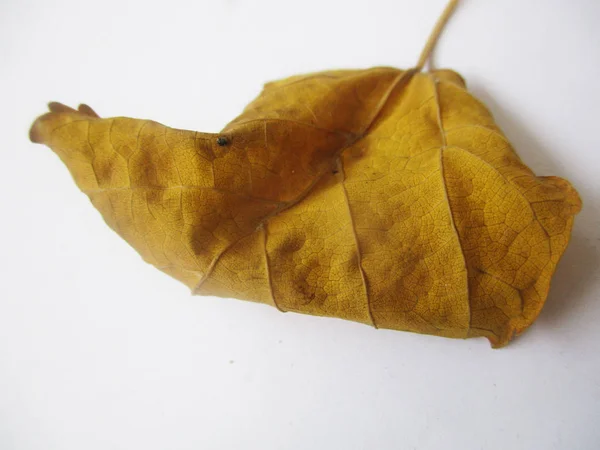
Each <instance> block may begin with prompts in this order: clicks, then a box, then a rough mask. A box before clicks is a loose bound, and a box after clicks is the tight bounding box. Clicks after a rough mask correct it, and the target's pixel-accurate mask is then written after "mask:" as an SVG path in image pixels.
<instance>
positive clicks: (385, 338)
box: [0, 0, 600, 450]
mask: <svg viewBox="0 0 600 450" xmlns="http://www.w3.org/2000/svg"><path fill="white" fill-rule="evenodd" d="M154 3H156V4H154ZM150 4H151V5H150ZM444 4H445V0H435V1H433V0H429V1H416V0H401V1H400V0H389V1H382V0H368V1H361V2H342V1H339V2H333V1H326V0H303V1H302V2H297V3H291V2H280V1H276V0H272V1H268V2H267V1H262V2H261V1H251V0H244V1H242V0H239V1H234V0H230V1H227V2H216V1H210V2H208V1H205V2H189V3H182V2H179V1H173V0H171V1H168V2H150V1H147V2H144V1H141V0H139V1H135V2H131V1H124V0H118V1H114V0H110V1H106V0H104V1H96V2H90V3H89V4H85V2H80V1H76V0H72V1H54V2H47V1H17V0H5V1H3V2H2V3H1V5H0V52H1V53H0V61H1V62H0V65H1V70H0V83H1V84H0V98H2V104H1V106H0V108H1V109H0V111H1V117H0V124H1V125H0V127H1V132H2V133H1V138H2V149H1V153H0V154H1V160H0V171H1V172H0V173H1V176H0V192H1V197H0V211H2V220H1V221H0V233H1V234H0V235H1V236H2V244H1V247H0V248H1V254H2V258H1V259H0V274H1V275H0V276H1V278H2V283H1V287H0V289H1V291H0V292H1V299H0V448H2V449H4V450H13V449H19V450H25V449H43V450H53V449H60V450H71V449H73V450H80V449H85V450H96V449H98V450H109V449H128V450H129V449H144V450H154V449H194V450H196V449H423V450H430V449H486V450H487V449H492V450H493V449H512V450H515V449H527V450H531V449H540V450H548V449H569V450H571V449H573V450H574V449H578V450H585V449H597V448H599V442H600V351H599V349H598V342H599V341H600V331H599V330H600V299H599V297H600V280H599V270H598V263H599V261H600V258H599V252H598V245H599V243H600V223H599V211H600V204H599V194H600V176H599V175H598V171H599V169H600V138H599V136H600V134H599V133H598V111H599V109H598V105H599V104H600V95H599V92H600V89H599V88H598V79H599V77H600V53H599V52H598V49H599V48H600V31H599V28H598V19H600V3H598V2H597V0H589V1H585V0H578V1H570V2H566V1H564V0H552V1H548V0H543V1H542V0H502V1H495V2H492V1H475V0H470V1H469V0H465V1H464V2H463V6H462V7H461V9H460V10H459V11H458V12H457V14H456V16H455V17H454V19H453V20H452V22H451V23H450V25H449V26H448V28H447V30H446V33H445V35H444V36H443V38H442V42H441V44H440V46H439V48H438V52H437V55H438V58H437V61H438V65H440V66H449V67H452V68H454V69H456V70H457V71H459V72H460V73H462V74H463V75H464V76H465V78H466V79H467V82H468V85H469V86H470V88H471V89H472V90H473V91H474V93H475V94H476V95H479V96H480V97H481V98H482V99H483V100H484V102H486V103H487V104H488V105H489V106H490V108H491V109H492V111H493V112H494V114H495V115H496V117H497V120H498V122H499V123H500V125H501V126H502V127H503V129H504V130H505V132H506V134H507V135H508V137H509V138H510V139H511V140H512V141H513V143H514V144H515V146H516V147H517V149H518V151H519V153H520V155H521V156H522V158H523V159H524V160H525V162H526V163H528V164H530V165H531V166H532V168H533V169H534V170H535V171H536V172H537V173H538V174H541V175H549V174H553V175H559V176H562V177H565V178H568V179H570V180H571V181H572V182H573V183H574V185H575V186H576V187H577V189H578V190H579V192H580V194H581V196H582V198H583V201H584V209H583V211H582V213H581V214H580V215H579V216H578V217H577V220H576V226H575V230H574V235H573V240H572V243H571V246H570V247H569V249H568V251H567V253H566V255H565V256H564V259H563V261H562V262H561V264H560V267H559V269H558V272H557V274H556V276H555V278H554V281H553V287H552V290H551V294H550V298H549V300H548V303H547V305H546V307H545V309H544V310H543V312H542V314H541V316H540V317H539V320H538V321H537V323H536V324H535V325H534V326H533V327H532V328H531V329H530V330H529V331H528V332H527V333H526V334H525V335H523V336H522V337H520V338H519V339H518V340H516V341H514V342H513V343H512V344H511V345H510V346H509V347H507V348H505V349H503V350H492V349H490V347H489V344H488V343H487V341H486V340H483V339H481V340H468V341H457V340H446V339H442V338H435V337H428V336H420V335H414V334H410V333H400V332H392V331H381V330H380V331H377V330H374V329H371V328H368V327H366V326H363V325H358V324H355V323H351V322H343V321H339V320H332V319H319V318H314V317H308V316H301V315H294V314H285V315H284V314H280V313H278V312H277V311H276V310H274V309H271V308H269V307H267V306H261V305H255V304H250V303H245V302H239V301H235V300H223V299H216V298H201V297H191V296H190V295H189V293H188V291H187V289H186V288H185V287H184V286H183V285H180V284H179V283H178V282H176V281H174V280H172V279H170V278H169V277H167V276H166V275H163V274H161V273H160V272H159V271H157V270H155V269H153V268H152V267H150V266H147V265H146V264H144V263H143V262H142V261H141V260H140V258H139V257H138V256H137V254H136V253H135V252H134V251H133V250H132V249H131V248H129V247H128V246H127V245H126V244H125V243H124V242H123V241H122V240H121V239H119V238H118V237H117V236H116V235H115V234H114V233H113V232H112V231H111V230H110V229H109V228H108V227H107V226H106V225H105V224H104V222H103V221H102V220H101V218H100V216H99V214H98V213H97V212H96V211H95V210H94V209H93V207H92V206H91V205H90V203H89V202H88V200H87V198H86V197H85V196H84V195H83V194H81V193H80V192H79V191H78V190H77V189H76V187H75V185H74V183H73V182H72V180H71V179H70V177H69V174H68V172H67V170H66V169H65V168H64V167H63V166H62V163H61V162H60V161H59V159H58V158H57V157H56V156H55V155H54V154H52V152H51V151H50V150H48V149H47V148H45V147H42V146H36V145H33V144H31V143H29V141H28V140H27V130H28V127H29V125H30V123H31V121H32V120H33V118H34V117H36V116H37V115H38V114H40V113H42V112H43V111H44V109H45V103H46V102H47V101H50V100H57V101H61V102H63V103H66V104H68V105H73V106H74V105H76V104H78V102H81V101H84V102H87V103H89V104H90V105H92V107H94V108H95V109H96V110H97V111H98V112H99V113H100V114H101V115H105V116H111V115H127V116H133V117H142V118H152V119H155V120H158V121H160V122H163V123H165V124H168V125H171V126H174V127H179V128H189V129H198V130H203V131H217V130H219V129H220V127H221V126H222V125H223V124H224V123H226V122H227V121H228V120H230V119H231V118H233V117H234V116H235V115H236V114H237V113H238V112H239V111H240V110H241V109H242V107H243V106H244V105H245V104H246V103H247V102H248V101H250V100H251V99H252V98H253V97H254V96H255V95H256V94H257V93H258V91H259V89H260V87H261V86H262V83H263V82H265V81H268V80H271V79H274V78H278V77H282V76H286V75H291V74H295V73H297V72H307V71H313V70H322V69H328V68H348V67H368V66H371V65H395V66H399V67H408V66H411V65H412V64H414V63H415V62H416V59H417V57H418V54H419V51H420V49H421V46H422V45H423V44H424V41H425V39H426V37H427V34H428V33H429V30H430V28H431V27H432V25H433V23H434V21H435V20H436V18H437V16H438V14H439V13H440V11H441V9H442V8H443V6H444Z"/></svg>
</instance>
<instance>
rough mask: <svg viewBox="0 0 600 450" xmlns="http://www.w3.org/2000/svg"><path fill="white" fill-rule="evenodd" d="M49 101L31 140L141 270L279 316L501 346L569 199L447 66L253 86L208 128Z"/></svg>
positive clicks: (533, 286) (530, 293)
mask: <svg viewBox="0 0 600 450" xmlns="http://www.w3.org/2000/svg"><path fill="white" fill-rule="evenodd" d="M50 109H51V112H50V113H47V114H45V115H43V116H41V117H40V118H38V119H37V120H36V122H35V123H34V125H33V127H32V130H31V139H32V140H33V141H34V142H40V143H44V144H46V145H48V146H49V147H51V148H52V149H53V150H54V151H55V152H56V153H57V154H58V155H59V156H60V157H61V158H62V160H63V161H64V163H65V164H66V165H67V167H68V168H69V170H70V171H71V174H72V175H73V178H74V179H75V181H76V183H77V184H78V186H79V187H80V189H81V190H82V191H84V192H85V193H86V194H87V195H88V196H89V197H90V199H91V201H92V203H93V204H94V206H96V208H97V209H98V210H99V211H100V212H101V213H102V215H103V216H104V218H105V220H106V222H107V223H108V224H109V225H110V226H111V228H113V229H114V230H115V231H116V232H117V233H119V234H120V235H121V236H122V237H123V238H124V239H125V240H127V242H129V243H130V244H131V245H132V246H133V247H134V248H135V249H136V250H137V251H138V252H140V254H141V255H142V257H143V258H144V259H145V260H146V261H147V262H149V263H150V264H153V265H155V266H156V267H158V268H159V269H161V270H163V271H164V272H166V273H168V274H169V275H171V276H173V277H175V278H177V279H179V280H181V281H182V282H184V283H186V284H187V285H188V286H189V287H190V288H191V289H192V290H193V292H194V293H196V294H202V295H217V296H224V297H236V298H240V299H245V300H252V301H256V302H262V303H268V304H271V305H273V306H276V307H277V308H279V309H280V310H282V311H295V312H302V313H307V314H314V315H319V316H333V317H340V318H343V319H348V320H354V321H358V322H363V323H366V324H372V325H374V326H377V327H381V328H391V329H396V330H409V331H415V332H419V333H428V334H435V335H440V336H447V337H455V338H465V337H472V336H485V337H487V338H488V339H489V340H490V341H491V342H492V344H493V345H494V346H502V345H505V344H506V343H507V342H508V341H509V340H510V339H511V338H512V336H513V335H514V334H515V333H517V334H518V333H520V332H521V331H523V330H524V329H525V328H527V327H528V326H529V325H530V324H531V323H532V322H533V321H534V320H535V318H536V316H537V315H538V313H539V312H540V309H541V308H542V305H543V304H544V301H545V299H546V296H547V294H548V289H549V286H550V278H551V276H552V273H553V272H554V270H555V267H556V264H557V263H558V260H559V258H560V256H561V255H562V253H563V252H564V250H565V248H566V245H567V242H568V240H569V236H570V232H571V226H572V223H573V216H574V215H575V214H576V213H577V212H578V211H579V209H580V206H581V203H580V200H579V197H578V195H577V193H576V191H575V190H574V189H573V188H572V187H571V186H570V185H569V183H568V182H567V181H564V180H562V179H560V178H556V177H536V176H535V175H534V174H533V172H532V171H531V170H530V169H529V168H527V167H526V166H525V165H524V164H523V163H522V162H521V160H520V159H519V157H518V156H517V155H516V154H515V152H514V151H513V149H512V148H511V146H510V144H509V142H508V141H507V139H506V138H505V137H504V135H503V134H502V132H501V131H500V130H499V129H498V127H497V126H496V125H495V123H494V121H493V119H492V116H491V115H490V113H489V112H488V111H487V110H486V109H485V107H484V106H483V105H482V104H481V103H480V102H479V101H477V100H476V99H475V98H473V97H472V96H471V95H470V94H469V93H468V92H467V91H466V89H465V86H464V82H463V80H462V78H461V77H460V76H459V75H458V74H456V73H455V72H451V71H447V70H446V71H434V72H431V73H420V72H415V71H404V72H403V71H400V70H397V69H393V68H374V69H370V70H354V71H332V72H322V73H316V74H311V75H305V76H297V77H292V78H288V79H286V80H282V81H277V82H274V83H269V84H267V85H266V86H265V89H264V91H263V92H262V94H261V95H260V96H259V97H258V98H257V99H256V100H255V101H253V102H252V103H251V104H250V105H249V106H248V107H247V108H246V109H245V111H244V112H243V113H242V114H241V115H240V116H239V117H238V118H236V119H235V120H234V121H233V122H231V123H230V124H229V125H227V127H225V129H224V130H223V131H222V132H221V133H219V134H206V133H197V132H193V131H185V130H176V129H172V128H168V127H165V126H163V125H161V124H158V123H156V122H152V121H145V120H136V119H129V118H111V119H101V118H98V117H97V116H96V115H95V113H94V112H93V111H92V110H91V108H89V107H87V106H82V107H80V110H79V111H75V110H72V109H70V108H68V107H66V106H64V105H60V104H51V105H50ZM219 137H220V138H224V139H220V140H219V142H217V140H218V138H219ZM219 144H222V145H219Z"/></svg>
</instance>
